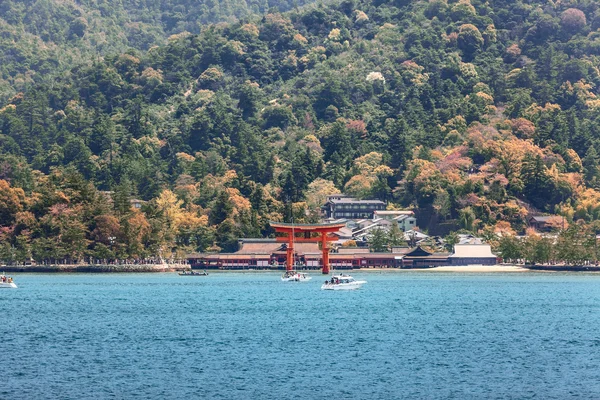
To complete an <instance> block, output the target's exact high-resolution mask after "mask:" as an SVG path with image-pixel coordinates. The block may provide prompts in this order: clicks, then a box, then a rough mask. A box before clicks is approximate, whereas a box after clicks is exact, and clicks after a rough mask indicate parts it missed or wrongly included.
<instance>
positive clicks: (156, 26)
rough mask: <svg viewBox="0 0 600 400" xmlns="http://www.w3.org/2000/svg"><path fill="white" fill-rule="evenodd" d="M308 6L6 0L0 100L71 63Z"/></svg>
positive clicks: (0, 13)
mask: <svg viewBox="0 0 600 400" xmlns="http://www.w3.org/2000/svg"><path fill="white" fill-rule="evenodd" d="M305 3H306V1H305V0H295V1H291V0H270V1H269V0H264V1H261V0H248V1H246V0H219V1H216V0H200V1H190V0H161V1H124V2H121V1H114V0H96V1H89V0H80V1H77V2H75V1H73V0H67V1H57V0H34V1H18V0H7V1H2V2H1V3H0V101H5V100H6V99H8V98H9V97H10V96H12V95H14V94H15V91H20V90H24V89H25V88H27V87H29V86H30V85H31V84H33V83H39V82H44V81H46V82H51V81H52V80H53V79H54V77H55V76H56V75H57V74H61V73H62V72H63V71H65V70H68V69H70V68H72V66H73V65H75V64H84V63H88V62H90V61H92V60H94V59H95V58H98V57H100V56H103V55H105V54H111V53H119V52H124V51H126V50H128V49H137V50H142V51H146V50H148V49H149V48H151V47H152V46H155V45H162V44H164V43H165V42H166V40H167V38H168V37H169V36H171V35H175V34H180V33H182V32H190V33H199V32H200V31H201V30H202V29H203V27H206V26H207V24H209V23H218V22H224V21H229V22H233V21H236V20H237V19H238V18H243V17H247V16H249V15H254V14H262V13H265V12H267V11H269V10H279V11H282V12H283V11H288V10H290V9H292V8H297V7H299V6H302V5H304V4H305Z"/></svg>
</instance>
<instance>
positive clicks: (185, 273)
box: [179, 271, 208, 276]
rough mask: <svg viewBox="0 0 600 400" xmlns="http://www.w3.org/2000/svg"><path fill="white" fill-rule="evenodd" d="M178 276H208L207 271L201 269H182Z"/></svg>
mask: <svg viewBox="0 0 600 400" xmlns="http://www.w3.org/2000/svg"><path fill="white" fill-rule="evenodd" d="M179 276H208V272H206V271H202V272H198V271H182V272H180V273H179Z"/></svg>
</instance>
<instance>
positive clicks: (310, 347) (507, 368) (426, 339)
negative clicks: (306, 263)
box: [0, 271, 600, 400]
mask: <svg viewBox="0 0 600 400" xmlns="http://www.w3.org/2000/svg"><path fill="white" fill-rule="evenodd" d="M353 275H354V276H355V277H356V278H362V279H366V280H367V281H368V283H367V284H366V285H365V286H364V287H363V288H362V289H360V290H357V291H350V292H337V291H336V292H332V291H321V290H320V284H321V281H322V280H323V278H322V276H320V275H317V274H313V276H314V278H313V280H312V281H310V282H307V283H282V282H280V281H279V275H278V274H276V273H261V272H254V273H253V272H248V273H211V274H210V275H209V276H207V277H201V276H198V277H190V276H187V277H185V276H183V277H182V276H178V275H177V274H105V275H96V274H47V275H43V274H39V275H37V274H15V275H14V277H15V281H16V282H17V284H18V285H19V289H16V290H8V289H7V290H0V338H1V340H0V345H1V346H2V349H1V350H0V399H46V398H47V399H92V398H93V399H184V398H202V399H331V400H333V399H398V398H410V399H448V398H455V399H484V398H485V399H487V398H490V399H534V398H535V399H553V398H554V399H568V398H600V377H599V375H600V275H593V274H558V273H551V274H545V273H516V274H503V273H493V274H470V273H463V274H453V273H431V272H384V273H374V272H369V273H365V272H360V271H356V272H354V273H353Z"/></svg>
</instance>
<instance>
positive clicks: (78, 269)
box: [0, 264, 190, 273]
mask: <svg viewBox="0 0 600 400" xmlns="http://www.w3.org/2000/svg"><path fill="white" fill-rule="evenodd" d="M189 269H190V268H189V267H187V268H186V266H182V265H172V266H166V267H165V266H164V265H161V264H122V265H111V264H106V265H94V264H88V265H32V266H23V265H5V266H2V267H0V270H1V271H3V272H11V273H15V272H24V273H28V272H31V273H128V272H129V273H131V272H134V273H138V272H139V273H141V272H176V271H180V270H189Z"/></svg>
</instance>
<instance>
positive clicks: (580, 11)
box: [0, 0, 600, 260]
mask: <svg viewBox="0 0 600 400" xmlns="http://www.w3.org/2000/svg"><path fill="white" fill-rule="evenodd" d="M220 4H222V3H220ZM184 14H185V13H184ZM118 15H119V17H117V16H115V18H120V16H121V14H118ZM153 18H158V17H157V16H156V15H154V16H153ZM184 19H185V18H183V19H182V20H184ZM49 23H50V21H49ZM59 25H60V26H63V24H59ZM599 28H600V11H599V5H598V3H597V2H593V1H572V2H560V3H546V2H530V1H487V2H482V1H475V0H472V1H469V0H460V1H458V2H456V1H450V2H447V1H442V0H433V1H401V0H397V1H390V2H383V1H349V0H347V1H342V2H341V3H339V2H338V3H335V4H332V5H323V4H319V5H314V6H308V7H305V8H303V9H301V10H295V11H294V10H293V11H290V12H288V13H277V12H271V13H268V14H266V15H265V16H264V17H252V16H249V17H247V18H242V19H240V20H239V21H235V22H231V23H227V24H217V25H212V26H210V27H207V28H205V29H202V30H201V32H200V33H199V34H192V33H182V34H178V35H174V36H171V37H170V38H169V40H168V42H167V43H166V44H165V45H164V46H158V47H152V48H149V49H148V50H147V51H142V50H128V51H126V52H122V53H112V54H109V55H107V56H105V57H94V58H92V59H91V60H90V61H89V63H84V64H80V65H77V66H74V67H73V68H71V69H70V70H69V71H67V72H65V73H64V74H61V76H60V77H58V78H56V79H53V80H52V81H47V82H41V83H40V84H36V85H31V86H30V87H28V88H27V90H24V91H22V92H19V93H18V94H16V95H14V96H12V97H11V98H10V99H8V100H7V101H6V102H5V103H4V104H3V105H2V107H1V110H0V179H2V180H0V183H1V184H2V185H3V189H2V191H1V194H0V226H2V228H0V229H1V231H0V235H1V236H2V243H3V245H4V250H2V251H3V252H4V254H3V255H2V256H0V257H1V258H5V259H8V258H15V259H26V258H28V257H33V258H35V259H38V260H54V259H69V260H80V259H83V258H85V257H94V258H108V259H110V258H114V257H120V258H130V257H145V256H149V255H153V254H157V253H158V252H161V253H162V254H168V253H169V252H171V251H174V252H185V251H196V250H199V251H202V250H206V249H208V248H213V249H219V248H220V249H223V250H232V249H234V248H235V245H236V239H237V237H240V236H242V237H243V236H261V235H267V234H269V233H271V232H270V230H269V227H268V224H267V221H268V220H269V219H273V220H290V218H291V216H292V214H293V216H294V220H295V221H296V222H302V221H313V220H315V219H318V206H319V205H320V204H321V202H322V201H323V199H324V196H325V195H327V194H330V193H334V192H339V191H343V192H345V193H348V194H352V195H355V196H357V197H361V198H368V197H376V198H380V199H382V200H386V201H388V202H389V203H390V207H415V208H416V209H417V210H418V212H419V215H420V217H419V223H420V225H421V228H424V229H428V230H429V231H430V233H435V231H436V229H438V230H439V229H440V226H443V225H446V226H448V227H455V228H459V227H461V228H464V229H467V230H470V231H473V232H479V233H480V234H485V235H489V236H490V237H492V234H493V233H494V232H502V233H505V234H513V233H514V232H518V231H522V230H523V229H524V228H525V217H526V215H527V214H528V213H529V212H531V211H536V212H546V213H556V214H560V215H563V216H565V217H566V219H567V221H568V224H570V225H571V226H573V227H576V226H584V225H585V229H590V228H589V227H590V226H593V225H589V224H593V223H594V221H596V220H598V219H599V218H600V206H599V204H600V201H599V200H600V191H599V189H600V188H599V184H600V181H599V178H600V174H599V173H600V171H599V169H598V165H599V164H598V162H599V156H598V153H597V149H598V146H599V145H600V143H599V139H600V121H599V116H600V98H599V97H598V90H597V88H598V85H599V84H600V70H599V69H598V65H600V63H599V62H598V57H599V56H600V30H599ZM161 29H162V30H163V31H164V32H167V31H168V29H165V28H164V27H163V28H161ZM186 29H187V28H186ZM163 31H161V32H160V34H162V32H163ZM59 36H60V37H63V35H59ZM142 47H143V46H140V48H142ZM31 51H32V56H31V57H32V59H35V60H39V61H41V60H40V59H39V58H38V56H37V53H35V51H41V50H40V49H39V48H38V49H37V50H33V48H32V50H31ZM131 198H137V199H140V200H143V201H144V203H143V204H142V207H141V209H136V208H132V207H130V205H131V204H130V202H129V200H130V199H131ZM578 221H581V222H578ZM559 228H562V227H557V229H559ZM582 231H583V228H582ZM586 232H587V230H586ZM590 257H591V256H590ZM593 257H596V255H594V256H593Z"/></svg>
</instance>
